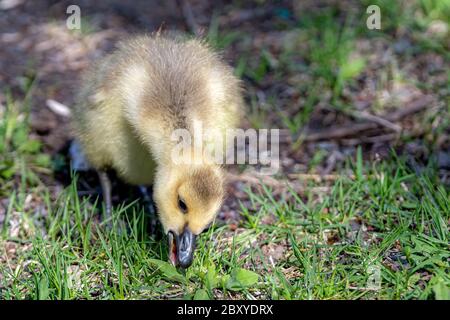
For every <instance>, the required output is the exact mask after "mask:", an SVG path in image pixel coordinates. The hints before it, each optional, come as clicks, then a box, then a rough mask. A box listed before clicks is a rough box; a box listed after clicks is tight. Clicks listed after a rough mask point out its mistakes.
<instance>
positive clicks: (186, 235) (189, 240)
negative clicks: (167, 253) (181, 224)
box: [177, 227, 196, 268]
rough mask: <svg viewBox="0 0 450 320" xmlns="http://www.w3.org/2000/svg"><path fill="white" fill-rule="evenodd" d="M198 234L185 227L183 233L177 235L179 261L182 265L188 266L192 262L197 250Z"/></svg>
mask: <svg viewBox="0 0 450 320" xmlns="http://www.w3.org/2000/svg"><path fill="white" fill-rule="evenodd" d="M195 238H196V235H195V234H193V233H192V232H191V230H189V228H187V227H186V228H184V231H183V233H182V234H181V235H179V236H177V261H178V264H179V265H180V267H182V268H187V267H189V266H190V265H191V264H192V260H193V258H194V250H195Z"/></svg>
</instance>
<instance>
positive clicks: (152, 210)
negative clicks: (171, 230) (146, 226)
mask: <svg viewBox="0 0 450 320" xmlns="http://www.w3.org/2000/svg"><path fill="white" fill-rule="evenodd" d="M149 189H150V190H149ZM139 191H140V192H141V195H142V198H143V199H144V204H145V207H146V209H147V211H148V213H149V216H150V234H153V235H154V234H155V233H156V223H157V218H156V206H155V202H154V201H153V196H152V190H151V188H148V187H146V186H139Z"/></svg>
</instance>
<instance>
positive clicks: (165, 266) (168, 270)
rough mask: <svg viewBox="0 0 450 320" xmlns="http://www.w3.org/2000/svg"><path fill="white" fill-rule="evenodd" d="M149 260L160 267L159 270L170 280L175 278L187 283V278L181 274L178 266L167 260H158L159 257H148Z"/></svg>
mask: <svg viewBox="0 0 450 320" xmlns="http://www.w3.org/2000/svg"><path fill="white" fill-rule="evenodd" d="M148 261H149V262H150V263H151V264H153V265H155V266H156V267H158V270H159V271H160V272H161V273H162V274H163V276H164V277H166V278H167V279H168V280H173V281H177V282H181V283H186V282H187V279H186V278H185V277H184V276H183V275H181V274H180V273H179V272H178V271H177V268H175V267H174V266H173V265H171V264H170V263H168V262H166V261H162V260H158V259H148Z"/></svg>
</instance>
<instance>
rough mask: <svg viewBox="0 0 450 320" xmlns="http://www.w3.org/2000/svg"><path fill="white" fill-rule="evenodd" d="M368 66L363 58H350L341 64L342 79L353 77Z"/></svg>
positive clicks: (340, 74)
mask: <svg viewBox="0 0 450 320" xmlns="http://www.w3.org/2000/svg"><path fill="white" fill-rule="evenodd" d="M365 66H366V61H365V60H364V59H363V58H357V59H349V60H348V61H347V62H346V63H344V64H343V65H342V66H341V69H340V71H339V76H340V78H341V80H342V81H346V80H349V79H353V78H355V77H356V76H358V75H359V74H360V73H361V72H362V71H363V70H364V67H365Z"/></svg>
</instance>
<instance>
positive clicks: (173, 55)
mask: <svg viewBox="0 0 450 320" xmlns="http://www.w3.org/2000/svg"><path fill="white" fill-rule="evenodd" d="M77 101H78V102H77V105H76V108H75V110H74V129H75V134H76V136H77V138H78V139H79V141H80V143H81V144H82V146H83V149H84V151H85V154H86V156H87V158H88V159H89V161H90V163H91V164H92V165H93V166H94V167H96V168H97V169H102V168H108V167H112V168H114V169H115V170H116V171H117V172H118V173H119V175H121V176H122V178H124V179H125V180H126V181H128V182H130V183H134V184H150V183H151V182H152V180H153V175H154V170H155V166H156V165H157V164H158V163H160V162H161V161H170V150H171V147H172V144H173V142H171V139H170V138H171V134H172V132H173V130H175V129H180V128H183V129H187V130H190V131H191V130H193V124H194V121H200V122H201V123H202V125H203V127H204V129H205V130H208V129H214V130H219V131H223V130H224V129H227V128H230V127H234V126H236V125H237V123H238V121H239V118H240V113H241V111H240V108H241V106H242V97H241V90H240V87H239V81H238V80H237V79H236V78H235V77H234V76H233V73H232V70H231V68H229V67H228V66H227V65H226V64H224V63H223V62H222V61H221V59H220V57H219V56H218V55H217V54H216V53H214V52H213V51H212V50H211V49H210V48H209V47H208V46H207V45H206V44H205V43H203V42H202V41H199V40H195V39H191V40H185V39H182V38H168V37H163V36H159V35H155V36H143V37H137V38H134V39H132V40H129V41H125V42H122V43H120V44H119V46H118V49H117V50H116V51H115V52H114V53H112V54H111V55H108V56H107V57H105V58H104V59H103V60H101V61H100V62H99V63H97V64H96V65H95V66H94V67H93V68H92V69H91V70H90V71H89V72H88V73H87V74H86V76H85V77H84V79H83V81H82V88H81V90H80V94H79V96H78V99H77Z"/></svg>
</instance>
